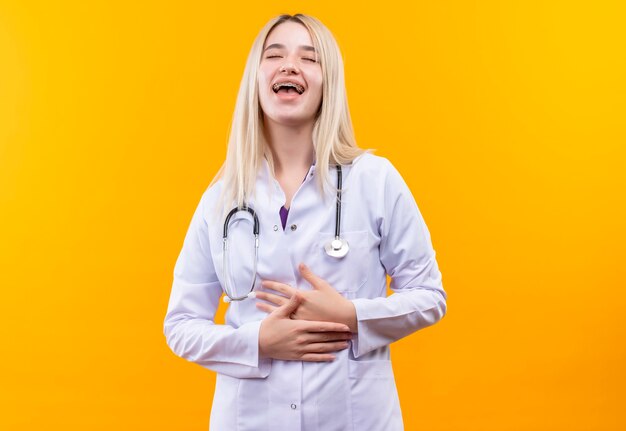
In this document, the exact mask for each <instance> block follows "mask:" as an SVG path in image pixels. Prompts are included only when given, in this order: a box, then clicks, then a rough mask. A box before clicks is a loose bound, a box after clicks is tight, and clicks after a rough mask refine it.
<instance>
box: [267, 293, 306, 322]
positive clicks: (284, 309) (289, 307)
mask: <svg viewBox="0 0 626 431" xmlns="http://www.w3.org/2000/svg"><path fill="white" fill-rule="evenodd" d="M301 301H302V297H301V296H300V295H299V294H298V292H297V291H296V292H294V294H293V295H291V298H290V299H289V301H287V302H286V303H285V304H283V305H281V306H280V307H279V308H277V309H276V310H275V311H274V312H273V313H272V314H275V315H276V316H278V317H283V318H287V319H288V318H289V315H290V314H291V313H293V312H294V311H296V308H298V305H300V302H301Z"/></svg>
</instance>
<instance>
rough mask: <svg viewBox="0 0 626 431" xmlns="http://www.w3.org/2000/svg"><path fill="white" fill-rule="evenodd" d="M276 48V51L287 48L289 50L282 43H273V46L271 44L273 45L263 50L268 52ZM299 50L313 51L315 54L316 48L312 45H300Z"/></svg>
mask: <svg viewBox="0 0 626 431" xmlns="http://www.w3.org/2000/svg"><path fill="white" fill-rule="evenodd" d="M274 48H275V49H285V48H287V47H286V46H285V45H283V44H282V43H273V44H271V45H268V46H267V47H266V48H265V49H264V50H263V52H265V51H267V50H268V49H274ZM298 48H299V49H302V50H304V51H312V52H315V48H314V47H312V46H310V45H300V46H299V47H298Z"/></svg>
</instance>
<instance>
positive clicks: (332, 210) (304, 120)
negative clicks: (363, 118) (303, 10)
mask: <svg viewBox="0 0 626 431" xmlns="http://www.w3.org/2000/svg"><path fill="white" fill-rule="evenodd" d="M257 246H258V247H257ZM387 275H389V276H390V277H391V279H392V282H391V288H392V289H393V291H394V294H393V295H391V296H389V297H387V296H386V287H387V283H386V276H387ZM223 293H224V294H225V295H224V298H225V299H226V300H227V301H229V302H230V305H229V308H228V311H227V314H226V324H225V325H217V324H215V323H214V315H215V311H216V309H217V307H218V303H219V300H220V297H222V294H223ZM445 310H446V294H445V292H444V290H443V288H442V285H441V274H440V272H439V269H438V267H437V262H436V260H435V252H434V251H433V248H432V245H431V241H430V236H429V233H428V230H427V228H426V225H425V224H424V220H423V219H422V217H421V215H420V212H419V210H418V208H417V206H416V204H415V201H414V199H413V197H412V195H411V193H410V191H409V189H408V187H407V186H406V184H405V182H404V181H403V179H402V177H401V176H400V174H399V173H398V172H397V171H396V170H395V169H394V167H393V166H392V165H391V163H389V161H387V160H386V159H383V158H381V157H377V156H374V155H372V154H370V153H368V152H365V151H363V150H361V149H359V148H358V147H357V146H356V143H355V139H354V134H353V130H352V124H351V120H350V114H349V111H348V104H347V99H346V92H345V86H344V74H343V62H342V59H341V54H340V52H339V48H338V47H337V44H336V42H335V40H334V38H333V37H332V35H331V33H330V32H329V31H328V29H326V27H324V26H323V25H322V24H321V23H320V22H319V21H318V20H316V19H314V18H312V17H309V16H306V15H300V14H298V15H294V16H290V15H281V16H279V17H276V18H274V19H272V20H271V21H270V22H269V23H268V24H267V25H266V26H265V27H264V28H263V29H262V30H261V32H260V34H259V35H258V37H257V39H256V40H255V42H254V45H253V47H252V50H251V52H250V55H249V57H248V61H247V64H246V68H245V72H244V76H243V80H242V82H241V87H240V90H239V96H238V99H237V104H236V108H235V113H234V118H233V124H232V131H231V135H230V141H229V146H228V154H227V156H226V162H225V163H224V166H223V168H222V170H221V171H220V173H219V174H218V176H217V177H216V180H214V182H213V183H212V184H211V186H209V188H208V189H207V191H206V192H205V193H204V195H203V196H202V198H201V200H200V203H199V205H198V207H197V210H196V212H195V214H194V216H193V218H192V221H191V225H190V227H189V230H188V232H187V236H186V238H185V241H184V245H183V248H182V251H181V253H180V256H179V258H178V261H177V263H176V267H175V269H174V283H173V286H172V292H171V297H170V302H169V307H168V311H167V315H166V317H165V336H166V339H167V343H168V345H169V346H170V348H171V349H172V350H173V351H174V353H176V354H177V355H179V356H181V357H183V358H185V359H187V360H189V361H192V362H195V363H197V364H199V365H202V366H204V367H206V368H208V369H210V370H213V371H216V372H217V373H218V374H217V383H216V388H215V396H214V401H213V408H212V413H211V428H210V429H211V430H215V431H235V430H238V431H246V430H250V431H270V430H272V431H275V430H278V431H289V430H320V431H331V430H337V431H346V430H358V431H362V430H363V431H378V430H380V431H382V430H390V431H395V430H401V429H403V425H402V415H401V412H400V406H399V402H398V395H397V391H396V386H395V382H394V376H393V372H392V368H391V362H390V359H389V345H390V344H391V343H392V342H393V341H396V340H398V339H400V338H402V337H405V336H407V335H409V334H411V333H413V332H415V331H417V330H418V329H421V328H424V327H426V326H429V325H432V324H434V323H436V322H437V321H438V320H440V319H441V318H442V317H443V315H444V314H445Z"/></svg>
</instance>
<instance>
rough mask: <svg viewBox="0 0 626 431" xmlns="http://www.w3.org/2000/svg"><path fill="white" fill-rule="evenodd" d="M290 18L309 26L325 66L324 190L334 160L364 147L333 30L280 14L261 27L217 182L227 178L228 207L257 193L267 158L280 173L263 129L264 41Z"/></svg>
mask: <svg viewBox="0 0 626 431" xmlns="http://www.w3.org/2000/svg"><path fill="white" fill-rule="evenodd" d="M286 21H293V22H297V23H299V24H302V25H303V26H304V27H306V29H307V30H308V31H309V34H310V35H311V39H312V41H313V45H314V47H315V49H316V51H317V53H318V58H319V61H320V65H321V69H322V102H321V106H320V109H319V111H318V114H317V118H316V120H315V125H314V128H313V137H312V138H313V146H314V149H315V154H316V156H315V157H316V160H315V163H316V172H317V175H316V178H317V183H318V186H319V188H320V193H321V194H322V196H323V195H324V190H325V187H326V185H329V165H331V164H332V165H335V164H349V163H351V162H352V161H353V160H354V159H355V158H356V157H357V156H359V155H360V154H361V153H363V152H364V150H362V149H360V148H358V147H357V145H356V140H355V137H354V130H353V128H352V120H351V119H350V111H349V109H348V99H347V95H346V89H345V79H344V70H343V60H342V57H341V52H340V51H339V46H338V45H337V42H336V41H335V38H334V37H333V35H332V34H331V32H330V31H329V30H328V29H327V28H326V27H325V26H324V24H322V23H321V22H320V21H319V20H317V19H316V18H313V17H311V16H307V15H303V14H296V15H280V16H277V17H275V18H273V19H271V20H270V21H269V22H268V23H267V24H266V25H265V26H264V27H263V28H262V29H261V31H260V32H259V34H258V36H257V37H256V39H255V41H254V43H253V45H252V49H251V50H250V53H249V55H248V59H247V61H246V67H245V70H244V73H243V77H242V79H241V84H240V87H239V93H238V95H237V102H236V104H235V111H234V113H233V119H232V124H231V130H230V138H229V140H228V150H227V153H226V161H225V162H224V164H223V165H222V167H221V168H220V170H219V172H218V173H217V175H216V176H215V178H214V179H213V181H212V182H211V184H214V183H215V182H217V181H218V180H219V179H223V181H224V184H223V188H222V194H221V198H220V203H221V204H222V205H218V207H219V206H221V207H222V208H226V211H228V209H229V208H231V206H234V205H236V206H238V207H239V208H242V207H243V206H244V205H245V204H246V202H248V200H249V198H250V197H252V196H254V193H255V181H256V177H257V173H258V171H259V169H260V168H261V166H262V162H263V160H262V158H263V157H265V158H266V159H267V161H268V164H269V167H270V170H271V172H272V174H274V163H273V158H272V153H271V151H270V150H269V147H268V145H267V142H265V137H264V133H263V112H262V110H261V106H260V103H259V88H258V73H259V64H260V62H261V56H262V54H263V46H264V44H265V40H266V39H267V36H268V35H269V34H270V32H271V31H272V30H273V29H274V28H275V27H276V26H278V25H280V24H282V23H283V22H286Z"/></svg>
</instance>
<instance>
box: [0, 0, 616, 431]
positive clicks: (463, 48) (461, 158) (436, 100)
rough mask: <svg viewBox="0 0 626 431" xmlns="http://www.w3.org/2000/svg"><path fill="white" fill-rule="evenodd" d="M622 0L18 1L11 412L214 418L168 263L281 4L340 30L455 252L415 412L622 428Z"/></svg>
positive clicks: (413, 382) (357, 101)
mask: <svg viewBox="0 0 626 431" xmlns="http://www.w3.org/2000/svg"><path fill="white" fill-rule="evenodd" d="M622 4H623V2H620V1H613V2H610V1H595V2H580V1H573V2H572V1H564V0H558V1H556V0H555V1H502V2H497V1H471V2H470V1H467V2H464V1H457V2H447V1H446V2H437V1H423V2H406V3H403V2H396V1H386V2H380V3H372V4H371V5H366V4H364V3H362V2H339V1H336V0H333V1H319V0H317V1H299V2H294V1H275V2H249V3H241V2H223V4H219V5H215V4H214V3H213V2H210V1H186V2H180V1H179V2H171V1H141V2H139V1H138V2H133V1H130V2H129V1H117V0H107V1H104V0H92V1H69V0H66V1H59V2H53V1H47V2H46V1H24V0H19V1H18V0H14V1H12V0H8V1H7V0H4V1H3V2H2V3H1V4H0V216H1V220H2V223H1V224H0V265H1V269H2V272H1V276H0V277H1V278H0V286H1V294H2V298H1V300H0V319H1V321H0V328H1V329H0V331H1V332H0V358H1V359H0V361H1V367H0V429H3V430H5V429H6V430H31V429H59V430H111V429H116V430H135V429H153V430H204V429H206V426H207V422H208V415H209V409H210V404H211V399H212V392H213V383H214V375H213V374H212V373H211V372H208V371H206V370H204V369H202V368H201V367H198V366H195V365H192V364H190V363H187V362H186V361H184V360H182V359H180V358H177V357H175V356H174V355H173V354H172V353H171V352H170V351H169V349H168V348H167V346H166V344H165V339H164V337H163V335H162V322H163V317H164V314H165V310H166V307H167V300H168V296H169V290H170V283H171V277H172V269H173V265H174V262H175V259H176V257H177V255H178V252H179V250H180V247H181V245H182V240H183V237H184V234H185V231H186V229H187V226H188V223H189V220H190V218H191V215H192V212H193V210H194V208H195V206H196V203H197V201H198V199H199V198H200V195H201V193H202V192H203V190H204V189H205V188H206V186H207V184H208V182H209V181H210V179H211V178H212V176H213V175H214V173H215V172H216V170H217V168H218V166H219V164H220V163H221V161H222V159H223V157H224V150H225V140H226V136H227V131H228V126H229V121H230V116H231V113H232V109H233V106H234V101H235V95H236V91H237V88H238V84H239V80H240V77H241V73H242V71H243V65H244V61H245V57H246V55H247V52H248V49H249V47H250V45H251V43H252V39H253V37H254V35H255V34H256V33H257V31H258V30H259V29H260V27H261V26H262V25H263V24H264V23H265V22H266V21H267V20H268V19H269V18H270V17H272V16H274V15H276V14H278V13H280V12H285V11H286V12H290V13H295V12H298V11H303V12H306V13H309V14H312V15H315V16H317V17H319V18H320V19H321V20H322V21H323V22H325V23H326V24H327V25H328V26H329V27H330V28H331V30H332V31H333V32H334V34H335V35H336V37H337V39H338V41H339V43H340V45H341V47H342V50H343V53H344V57H345V63H346V74H347V82H348V84H347V85H348V94H349V98H350V105H351V108H352V115H353V119H354V123H355V128H356V132H357V138H358V140H359V142H360V145H361V146H363V147H368V148H376V149H378V154H380V155H383V156H386V157H388V158H389V159H391V161H392V162H393V163H394V164H395V165H396V166H397V167H398V169H399V170H400V171H401V172H402V173H403V175H404V176H405V178H406V180H407V182H408V183H409V185H410V186H411V189H412V190H413V192H414V194H415V197H416V199H417V201H418V204H419V205H420V208H421V210H422V212H423V214H424V217H425V218H426V221H427V223H428V226H429V228H430V230H431V233H432V237H433V242H434V245H435V249H436V250H437V253H438V259H439V263H440V266H441V269H442V272H443V275H444V286H445V287H446V289H447V291H448V293H449V303H448V306H449V308H448V315H447V316H446V318H445V319H444V320H443V321H442V322H441V323H440V324H438V325H437V326H435V327H433V328H429V329H427V330H424V331H423V332H421V333H418V334H415V335H413V336H411V337H409V338H408V339H405V340H402V341H401V342H398V343H397V344H396V345H394V347H393V358H394V368H395V370H396V376H397V384H398V387H399V391H400V396H401V400H402V405H403V409H404V419H405V423H406V426H407V430H420V429H421V430H430V431H435V430H530V429H532V430H568V431H571V430H618V429H626V418H625V416H624V415H623V413H620V412H621V411H622V410H623V406H624V403H625V401H626V394H625V389H624V387H625V386H626V367H625V366H624V364H625V363H626V333H625V332H626V331H625V329H626V313H625V312H624V308H625V306H626V301H625V299H626V282H625V281H626V277H625V275H626V274H625V270H624V265H623V262H622V261H623V260H624V256H625V250H624V245H623V244H624V242H625V241H626V229H625V223H624V220H626V199H625V189H626V178H625V176H626V175H625V171H626V163H625V157H624V156H625V153H626V149H625V148H624V146H625V143H626V136H625V135H626V126H625V114H626V106H625V104H626V102H625V101H626V91H625V90H626V84H625V79H624V78H625V76H626V60H625V59H626V56H625V55H624V46H625V44H624V42H625V41H626V37H625V34H624V30H623V29H624V22H625V20H626V14H625V13H624V7H623V6H621V5H622ZM364 431H365V430H364Z"/></svg>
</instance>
